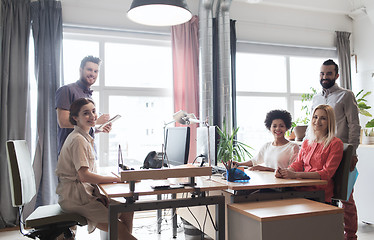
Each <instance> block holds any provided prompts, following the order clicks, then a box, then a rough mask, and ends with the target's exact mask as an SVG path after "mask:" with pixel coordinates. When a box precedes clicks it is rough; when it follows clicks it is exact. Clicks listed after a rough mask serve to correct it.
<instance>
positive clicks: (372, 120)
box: [365, 119, 374, 128]
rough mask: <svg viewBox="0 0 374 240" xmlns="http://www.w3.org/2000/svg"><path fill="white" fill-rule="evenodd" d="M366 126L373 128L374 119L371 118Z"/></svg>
mask: <svg viewBox="0 0 374 240" xmlns="http://www.w3.org/2000/svg"><path fill="white" fill-rule="evenodd" d="M365 127H366V128H373V127H374V119H371V120H370V121H369V122H367V123H366V125H365Z"/></svg>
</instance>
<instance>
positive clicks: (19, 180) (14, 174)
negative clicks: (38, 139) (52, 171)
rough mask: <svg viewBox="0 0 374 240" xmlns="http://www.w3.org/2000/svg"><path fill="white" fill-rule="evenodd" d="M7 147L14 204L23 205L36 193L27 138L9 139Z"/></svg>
mask: <svg viewBox="0 0 374 240" xmlns="http://www.w3.org/2000/svg"><path fill="white" fill-rule="evenodd" d="M6 147H7V155H8V157H7V159H8V170H9V182H10V189H11V195H12V204H13V206H14V207H19V206H23V205H24V204H26V203H28V202H30V201H31V199H32V198H33V197H34V196H35V194H36V187H35V177H34V171H33V168H32V161H31V155H30V151H29V148H28V145H27V142H26V141H25V140H10V141H7V143H6Z"/></svg>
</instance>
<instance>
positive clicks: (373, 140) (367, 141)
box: [362, 135, 374, 145]
mask: <svg viewBox="0 0 374 240" xmlns="http://www.w3.org/2000/svg"><path fill="white" fill-rule="evenodd" d="M362 144H364V145H373V144H374V136H365V135H363V136H362Z"/></svg>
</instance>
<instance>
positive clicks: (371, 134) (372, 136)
mask: <svg viewBox="0 0 374 240" xmlns="http://www.w3.org/2000/svg"><path fill="white" fill-rule="evenodd" d="M370 94H371V91H368V92H366V93H364V90H363V89H362V90H361V91H359V92H358V93H357V94H356V101H357V106H358V109H359V112H360V114H361V115H364V116H366V117H372V116H373V115H372V114H371V113H370V112H369V111H368V109H370V108H371V106H369V105H367V100H366V97H367V96H369V95H370ZM373 128H374V119H371V120H370V121H368V122H367V123H366V124H365V127H364V128H363V129H362V133H363V134H362V144H374V129H373Z"/></svg>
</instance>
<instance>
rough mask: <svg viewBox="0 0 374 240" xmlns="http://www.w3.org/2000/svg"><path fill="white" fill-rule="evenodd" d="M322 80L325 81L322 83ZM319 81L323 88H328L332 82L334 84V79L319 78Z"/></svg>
mask: <svg viewBox="0 0 374 240" xmlns="http://www.w3.org/2000/svg"><path fill="white" fill-rule="evenodd" d="M323 81H327V82H325V83H323ZM320 83H321V85H322V87H323V88H324V89H328V88H330V87H332V86H334V84H335V80H330V79H321V80H320Z"/></svg>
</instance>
